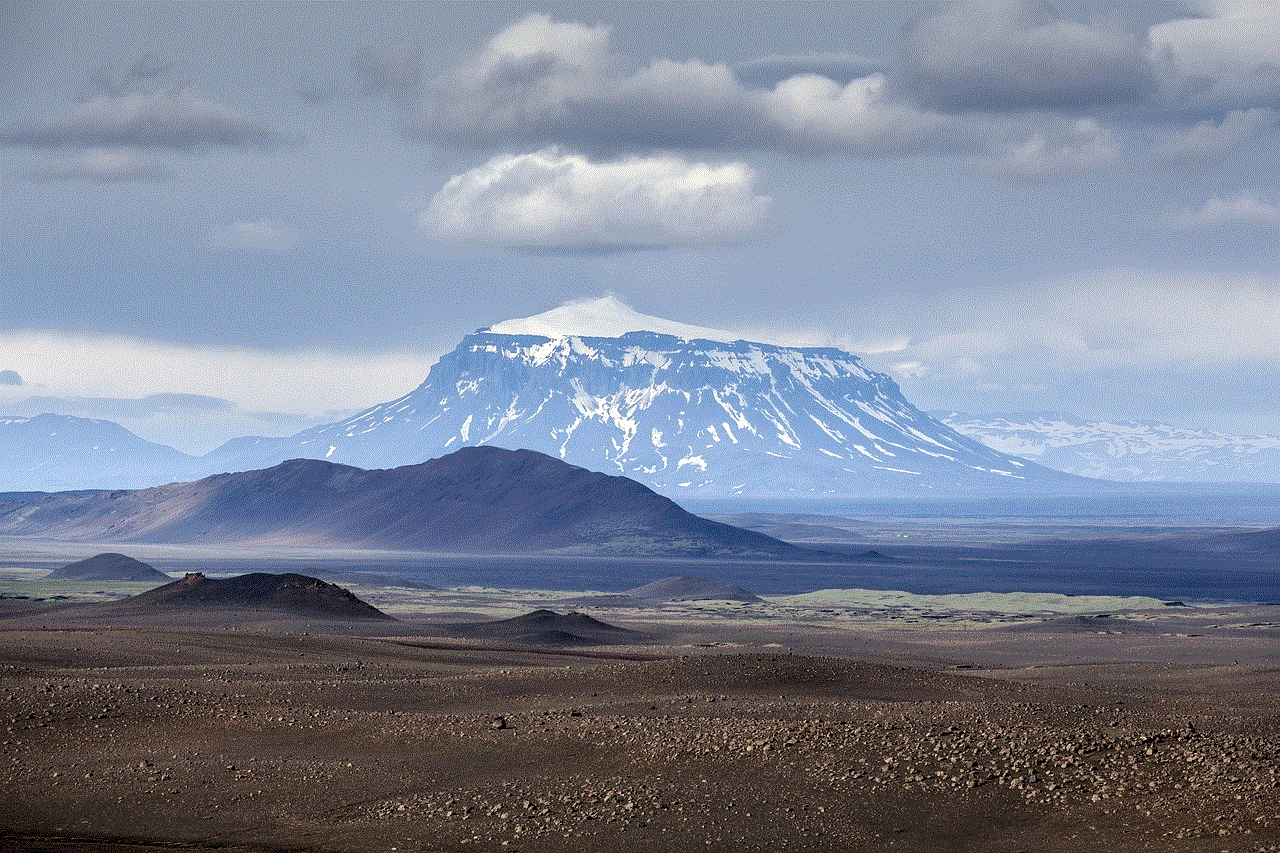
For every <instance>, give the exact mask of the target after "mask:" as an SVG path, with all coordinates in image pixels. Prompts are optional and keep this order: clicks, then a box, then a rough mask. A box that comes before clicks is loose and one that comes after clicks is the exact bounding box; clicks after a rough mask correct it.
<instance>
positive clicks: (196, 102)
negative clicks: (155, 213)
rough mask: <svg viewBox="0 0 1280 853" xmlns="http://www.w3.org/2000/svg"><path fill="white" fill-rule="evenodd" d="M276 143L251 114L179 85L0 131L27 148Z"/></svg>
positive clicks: (5, 139)
mask: <svg viewBox="0 0 1280 853" xmlns="http://www.w3.org/2000/svg"><path fill="white" fill-rule="evenodd" d="M282 141H284V140H283V138H282V137H281V136H280V134H278V133H277V132H276V131H274V130H272V129H271V128H269V127H267V126H266V125H264V124H262V123H261V122H259V121H257V120H256V119H254V118H253V117H251V116H249V115H247V114H245V113H242V112H240V111H239V110H236V109H234V108H232V107H227V106H224V105H222V104H219V103H217V102H215V101H209V100H206V99H204V98H202V97H200V96H199V95H197V94H195V93H193V92H192V91H191V90H190V89H189V88H187V87H185V86H175V87H171V88H169V89H166V90H163V91H155V92H127V93H124V94H121V95H118V96H112V95H100V96H98V97H96V98H93V99H92V100H89V101H85V102H83V103H79V104H75V105H73V106H72V107H71V108H70V109H69V110H68V111H67V112H65V113H64V114H62V115H60V116H56V117H52V118H45V119H38V120H34V121H29V122H26V123H22V124H17V125H14V126H11V127H9V128H7V129H5V130H3V131H0V144H3V145H12V146H27V147H31V148H57V147H61V146H73V147H95V146H97V147H104V148H121V147H132V148H162V149H171V150H188V149H192V148H199V147H204V146H225V147H237V146H257V147H264V148H268V147H272V146H275V145H277V144H280V143H281V142H282Z"/></svg>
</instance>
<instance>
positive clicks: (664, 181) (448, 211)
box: [420, 148, 772, 250]
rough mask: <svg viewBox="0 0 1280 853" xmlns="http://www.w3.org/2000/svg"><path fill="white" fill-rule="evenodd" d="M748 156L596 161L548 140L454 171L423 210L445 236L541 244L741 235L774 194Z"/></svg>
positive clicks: (595, 246)
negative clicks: (761, 186)
mask: <svg viewBox="0 0 1280 853" xmlns="http://www.w3.org/2000/svg"><path fill="white" fill-rule="evenodd" d="M756 180H757V175H756V172H755V170H753V169H752V168H751V167H750V166H748V165H746V164H745V163H696V162H690V161H688V160H685V159H683V158H681V157H675V156H654V157H631V158H626V159H621V160H613V161H605V162H593V161H591V160H588V159H587V158H586V157H583V156H581V155H578V154H571V153H567V152H564V151H561V150H559V149H556V148H547V149H543V150H541V151H536V152H533V153H529V154H519V155H502V156H498V157H494V158H493V159H491V160H489V161H488V162H487V163H485V164H484V165H482V166H479V167H477V168H475V169H472V170H470V171H468V172H464V173H463V174H461V175H456V176H454V177H453V178H452V179H450V180H449V182H448V183H446V184H445V185H444V187H443V188H441V190H440V191H439V192H437V193H436V194H435V196H434V197H433V198H432V199H431V203H430V205H429V206H428V208H427V209H426V210H425V211H424V212H423V213H422V215H421V217H420V224H421V227H422V228H423V230H424V231H426V232H427V233H429V234H433V235H435V236H438V237H445V238H454V239H469V240H480V241H485V242H493V243H498V244H501V245H505V246H511V247H514V248H520V249H534V250H548V249H552V250H621V249H637V248H656V247H660V246H675V245H688V244H700V243H722V242H726V241H732V240H736V239H739V238H741V237H743V236H745V235H747V234H749V233H750V232H752V231H754V230H756V229H757V228H759V227H760V226H761V225H762V224H763V222H764V220H765V217H766V216H767V215H768V212H769V209H770V207H771V205H772V201H771V200H770V199H769V198H768V197H767V196H764V195H760V194H759V193H757V192H756Z"/></svg>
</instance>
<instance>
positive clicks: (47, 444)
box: [0, 414, 196, 492]
mask: <svg viewBox="0 0 1280 853" xmlns="http://www.w3.org/2000/svg"><path fill="white" fill-rule="evenodd" d="M195 462H196V459H195V458H194V457H191V456H187V455H186V454H185V453H181V452H179V451H177V450H174V449H173V448H172V447H168V446H166V445H163V444H153V443H151V442H149V441H144V440H143V439H141V438H139V437H138V436H136V435H134V434H133V433H131V432H129V430H127V429H125V428H124V427H122V426H120V425H119V424H117V423H113V422H112V421H101V420H92V419H90V418H75V417H71V416H69V415H51V414H45V415H36V416H35V417H31V418H14V417H0V492H20V491H57V490H60V489H95V488H101V489H127V488H138V487H142V486H154V485H155V484H156V483H160V482H165V481H166V480H175V479H181V478H182V477H183V476H185V475H186V474H187V473H188V472H190V471H191V470H192V465H193V464H194V463H195Z"/></svg>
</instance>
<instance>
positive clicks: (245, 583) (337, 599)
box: [114, 572, 395, 621]
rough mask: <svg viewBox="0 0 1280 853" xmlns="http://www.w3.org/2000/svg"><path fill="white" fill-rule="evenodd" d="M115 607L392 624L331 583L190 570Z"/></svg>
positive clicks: (285, 576) (290, 576) (287, 576)
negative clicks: (273, 613)
mask: <svg viewBox="0 0 1280 853" xmlns="http://www.w3.org/2000/svg"><path fill="white" fill-rule="evenodd" d="M114 606H116V607H126V608H132V609H137V608H176V607H188V608H189V607H231V608H249V609H255V610H256V609H267V610H286V611H291V612H294V613H302V614H306V615H311V616H321V617H326V618H335V619H383V620H387V621H395V619H394V617H391V616H388V615H387V614H385V613H383V612H382V611H381V610H379V609H378V608H376V607H374V606H373V605H372V604H368V603H366V602H364V601H361V600H360V599H359V598H356V597H355V596H354V595H352V594H351V593H350V592H348V591H347V590H345V589H343V588H342V587H340V586H336V585H335V584H331V583H325V582H324V581H322V580H319V579H318V578H312V577H307V576H306V575H296V574H292V573H285V574H267V573H265V572H252V573H250V574H246V575H236V576H235V577H230V578H218V579H213V578H208V577H205V576H204V575H203V574H201V573H200V572H190V573H188V574H187V576H186V577H184V578H183V579H182V580H177V581H173V582H172V583H168V584H165V585H164V586H161V587H157V588H156V589H151V590H147V591H146V592H144V593H140V594H139V595H135V596H133V597H131V598H126V599H124V600H122V601H120V602H118V603H117V604H116V605H114Z"/></svg>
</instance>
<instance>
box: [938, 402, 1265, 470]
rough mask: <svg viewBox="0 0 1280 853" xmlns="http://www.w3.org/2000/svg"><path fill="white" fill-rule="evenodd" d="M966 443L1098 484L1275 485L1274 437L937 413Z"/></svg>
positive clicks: (1050, 416)
mask: <svg viewBox="0 0 1280 853" xmlns="http://www.w3.org/2000/svg"><path fill="white" fill-rule="evenodd" d="M936 417H937V418H938V419H939V420H941V421H942V422H943V423H945V424H947V425H948V426H950V427H952V428H953V429H955V430H956V431H957V432H960V433H963V434H965V435H967V436H969V437H970V438H973V439H975V440H977V441H981V442H982V443H983V444H986V445H987V446H989V447H994V448H996V449H998V450H1002V451H1004V452H1005V453H1009V454H1012V455H1015V456H1020V457H1023V458H1025V459H1030V460H1033V461H1035V462H1038V463H1039V464H1041V465H1046V466H1048V467H1050V468H1055V469H1057V470H1059V471H1067V472H1070V473H1072V474H1079V475H1080V476H1083V477H1099V478H1101V479H1105V480H1119V481H1129V482H1173V483H1180V482H1187V483H1195V482H1199V483H1280V436H1274V435H1230V434H1227V433H1222V432H1217V431H1214V430H1207V429H1187V428H1184V427H1175V426H1170V425H1169V424H1162V423H1158V422H1155V421H1132V420H1114V421H1113V420H1089V419H1087V418H1082V417H1080V416H1078V415H1072V414H1067V413H1063V412H1019V413H1014V414H993V415H968V414H962V413H960V412H945V413H937V414H936Z"/></svg>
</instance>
